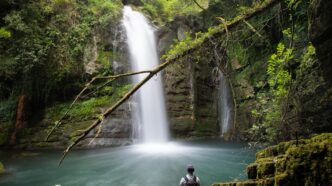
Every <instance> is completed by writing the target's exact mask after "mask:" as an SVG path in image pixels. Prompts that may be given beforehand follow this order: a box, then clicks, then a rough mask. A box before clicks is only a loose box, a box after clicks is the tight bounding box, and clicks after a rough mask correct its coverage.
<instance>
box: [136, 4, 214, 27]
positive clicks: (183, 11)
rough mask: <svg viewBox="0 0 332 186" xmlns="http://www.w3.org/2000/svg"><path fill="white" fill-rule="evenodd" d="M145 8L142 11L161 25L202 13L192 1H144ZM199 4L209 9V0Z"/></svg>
mask: <svg viewBox="0 0 332 186" xmlns="http://www.w3.org/2000/svg"><path fill="white" fill-rule="evenodd" d="M142 2H143V3H144V6H143V7H142V11H144V12H146V13H147V14H148V15H150V17H152V18H154V19H156V18H157V20H156V21H157V22H159V24H162V23H165V22H167V21H170V20H172V19H173V18H174V17H175V16H181V15H188V14H197V13H199V12H201V11H202V9H201V8H199V7H198V6H197V5H196V4H195V3H194V2H193V1H192V0H182V1H178V0H142ZM197 2H198V3H199V4H200V5H201V6H203V7H207V6H208V3H209V1H208V0H197Z"/></svg>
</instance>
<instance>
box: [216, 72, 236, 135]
mask: <svg viewBox="0 0 332 186" xmlns="http://www.w3.org/2000/svg"><path fill="white" fill-rule="evenodd" d="M219 76H220V81H219V93H218V97H219V101H218V107H219V111H218V112H219V113H218V115H219V126H220V131H221V135H222V136H223V135H224V134H226V133H227V132H229V129H230V126H231V124H232V120H233V118H232V114H233V113H232V112H233V101H232V94H231V92H230V85H229V82H228V81H227V79H226V77H225V75H224V74H223V73H222V72H219Z"/></svg>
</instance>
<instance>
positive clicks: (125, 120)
mask: <svg viewBox="0 0 332 186" xmlns="http://www.w3.org/2000/svg"><path fill="white" fill-rule="evenodd" d="M100 109H101V110H105V109H106V108H100ZM130 115H131V114H130V105H129V103H126V104H123V105H122V106H121V107H119V108H118V109H117V110H116V111H115V112H114V113H113V114H111V116H110V117H108V118H106V119H105V122H104V123H103V124H102V125H101V127H100V128H97V129H95V130H93V131H92V132H91V133H90V134H89V135H88V136H87V138H86V139H85V140H83V141H82V142H81V143H79V144H78V146H77V148H98V147H106V146H123V145H129V144H131V143H132V139H131V117H130ZM53 122H54V121H53V120H48V119H47V118H46V119H44V120H43V121H42V122H40V123H38V124H37V125H35V126H34V127H31V128H28V129H26V130H24V131H22V132H21V133H19V134H18V135H19V138H18V140H17V143H16V144H15V145H14V146H13V148H18V149H64V148H65V147H67V146H68V145H69V143H70V139H71V138H74V137H77V136H78V135H79V134H80V133H79V130H83V129H85V128H86V127H88V126H89V125H91V124H92V123H93V122H94V120H91V119H88V120H81V121H76V122H75V121H72V122H69V123H65V124H63V125H61V126H60V127H59V128H58V129H57V130H56V131H55V132H54V134H53V135H51V137H50V139H49V140H48V141H45V137H46V135H47V134H48V132H49V131H50V130H51V128H52V127H53V124H52V123H53Z"/></svg>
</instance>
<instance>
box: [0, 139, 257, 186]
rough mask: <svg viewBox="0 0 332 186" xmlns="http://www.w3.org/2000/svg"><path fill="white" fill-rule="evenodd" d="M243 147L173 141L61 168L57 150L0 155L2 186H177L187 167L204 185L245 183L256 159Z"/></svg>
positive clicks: (77, 156)
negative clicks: (190, 166) (233, 181)
mask: <svg viewBox="0 0 332 186" xmlns="http://www.w3.org/2000/svg"><path fill="white" fill-rule="evenodd" d="M255 152H256V151H255V150H253V149H249V148H248V147H247V146H246V145H245V144H235V143H223V142H220V141H217V140H201V141H191V142H173V143H169V144H168V145H167V146H166V147H163V148H160V146H148V147H146V146H139V145H136V146H128V147H119V148H107V149H97V150H96V149H95V150H77V151H73V152H71V153H70V154H69V155H68V157H67V159H65V161H64V162H63V164H62V165H61V167H58V162H59V159H60V157H61V152H60V151H39V152H38V153H39V155H38V156H30V157H20V156H17V155H14V154H12V153H8V152H1V161H2V162H3V163H4V164H5V166H6V169H7V173H6V174H5V175H4V176H1V177H0V185H1V186H2V185H3V186H5V185H6V186H55V185H61V186H176V185H178V183H179V180H180V178H181V177H182V176H183V175H184V174H185V168H186V165H187V164H188V163H192V164H193V165H194V166H195V169H196V171H195V174H196V175H197V176H199V178H200V179H201V182H202V184H201V185H202V186H208V185H211V184H212V183H213V182H216V181H232V180H234V179H239V180H241V179H245V177H246V174H245V171H244V170H245V167H246V165H247V164H248V163H250V162H252V161H253V160H254V157H255V155H254V154H255Z"/></svg>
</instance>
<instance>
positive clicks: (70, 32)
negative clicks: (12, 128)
mask: <svg viewBox="0 0 332 186" xmlns="http://www.w3.org/2000/svg"><path fill="white" fill-rule="evenodd" d="M13 3H14V4H15V3H17V2H14V1H13ZM19 5H20V6H19V7H18V8H15V9H14V8H13V9H12V10H8V11H7V12H8V13H7V14H6V15H5V16H4V17H1V19H3V20H4V22H3V23H4V25H1V29H0V53H1V56H0V62H1V63H0V77H1V79H0V92H1V93H0V100H2V99H6V98H8V96H9V95H10V94H11V93H13V90H17V91H15V92H14V94H17V93H20V92H22V91H24V92H26V93H27V94H28V95H29V96H30V97H31V100H32V102H33V103H34V104H38V105H39V106H43V105H45V104H48V103H50V102H52V101H54V99H59V98H60V99H66V97H67V96H68V95H69V96H71V94H72V93H73V92H75V90H77V87H79V86H80V84H81V83H82V82H84V81H85V79H84V68H83V63H82V61H83V55H84V49H85V48H86V46H87V44H88V43H89V42H90V41H91V38H92V36H93V35H96V34H97V33H96V32H97V30H98V31H100V30H101V28H105V29H106V27H107V26H106V25H109V24H110V22H111V21H112V20H113V19H117V18H118V17H119V16H120V13H121V11H120V9H121V7H122V4H121V1H107V0H93V1H78V0H54V1H49V2H48V1H24V2H20V3H19ZM107 29H108V27H107ZM18 75H19V76H18ZM41 79H42V81H41ZM59 92H61V93H59ZM62 95H66V96H63V97H61V96H62ZM13 96H15V95H13Z"/></svg>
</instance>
